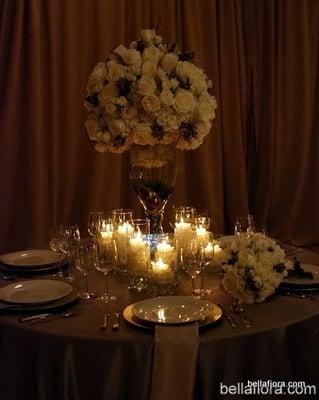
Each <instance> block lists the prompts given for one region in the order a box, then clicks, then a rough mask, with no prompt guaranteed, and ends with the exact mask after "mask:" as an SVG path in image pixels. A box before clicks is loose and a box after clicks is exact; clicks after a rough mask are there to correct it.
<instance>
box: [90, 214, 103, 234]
mask: <svg viewBox="0 0 319 400" xmlns="http://www.w3.org/2000/svg"><path fill="white" fill-rule="evenodd" d="M104 218H105V215H104V211H102V210H93V211H91V212H90V213H89V217H88V224H87V228H88V232H89V235H90V236H92V237H96V236H97V235H98V233H99V232H100V229H101V225H102V223H103V220H104Z"/></svg>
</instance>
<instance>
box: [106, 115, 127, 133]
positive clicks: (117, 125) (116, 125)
mask: <svg viewBox="0 0 319 400" xmlns="http://www.w3.org/2000/svg"><path fill="white" fill-rule="evenodd" d="M110 131H111V132H112V134H113V135H121V136H127V135H128V134H129V130H128V127H127V126H126V123H125V122H124V120H123V119H120V118H118V119H113V120H112V121H111V122H110Z"/></svg>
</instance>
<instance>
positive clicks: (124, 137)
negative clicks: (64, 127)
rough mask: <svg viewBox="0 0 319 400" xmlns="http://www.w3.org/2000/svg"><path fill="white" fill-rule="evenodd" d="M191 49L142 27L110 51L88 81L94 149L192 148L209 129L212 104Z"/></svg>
mask: <svg viewBox="0 0 319 400" xmlns="http://www.w3.org/2000/svg"><path fill="white" fill-rule="evenodd" d="M193 56H194V53H193V52H183V51H179V50H178V48H177V47H176V45H172V46H170V47H169V46H167V45H166V44H164V43H163V42H162V38H161V37H160V36H158V35H156V33H155V31H154V30H142V31H141V38H140V39H138V40H136V41H134V42H132V43H131V44H130V46H129V48H127V47H125V46H123V45H122V44H121V45H119V46H117V47H116V48H115V49H114V50H112V52H111V54H110V56H109V58H108V59H107V60H106V62H100V63H98V64H97V65H96V66H95V68H94V70H93V72H92V73H91V75H90V77H89V81H88V85H87V91H88V96H87V97H86V100H85V106H86V108H87V109H88V111H89V114H88V119H87V121H86V128H87V131H88V135H89V138H90V139H91V140H92V141H94V142H96V144H95V149H96V150H97V151H99V152H108V151H110V152H113V153H122V152H124V151H126V150H128V149H129V148H130V146H131V145H134V144H135V145H151V146H153V145H169V144H173V145H175V146H176V147H177V148H179V149H182V150H190V149H195V148H197V147H198V146H200V145H201V144H202V143H203V140H204V138H205V136H206V135H207V134H208V133H209V131H210V129H211V125H212V120H213V119H214V118H215V109H216V107H217V103H216V99H215V97H213V96H211V95H210V94H209V92H208V91H209V89H210V88H211V87H212V82H211V81H210V80H208V78H207V76H206V75H205V73H204V72H203V70H202V69H200V68H198V67H196V66H195V65H194V64H193V63H192V62H191V60H192V58H193Z"/></svg>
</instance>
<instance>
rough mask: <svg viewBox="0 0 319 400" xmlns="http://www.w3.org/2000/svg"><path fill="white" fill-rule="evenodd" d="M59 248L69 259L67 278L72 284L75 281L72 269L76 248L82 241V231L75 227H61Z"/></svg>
mask: <svg viewBox="0 0 319 400" xmlns="http://www.w3.org/2000/svg"><path fill="white" fill-rule="evenodd" d="M59 236H60V241H59V247H60V251H62V253H64V254H65V255H66V257H67V258H68V259H69V274H68V276H67V280H68V281H70V282H72V281H74V279H75V276H74V274H73V271H72V267H73V264H74V257H75V252H76V247H77V245H78V244H79V241H80V230H79V227H78V226H77V225H76V224H74V225H61V226H60V227H59Z"/></svg>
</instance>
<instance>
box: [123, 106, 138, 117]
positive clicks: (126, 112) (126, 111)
mask: <svg viewBox="0 0 319 400" xmlns="http://www.w3.org/2000/svg"><path fill="white" fill-rule="evenodd" d="M136 116H137V110H136V108H135V107H131V106H126V107H124V108H123V109H122V118H123V119H125V120H128V119H135V118H136Z"/></svg>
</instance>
